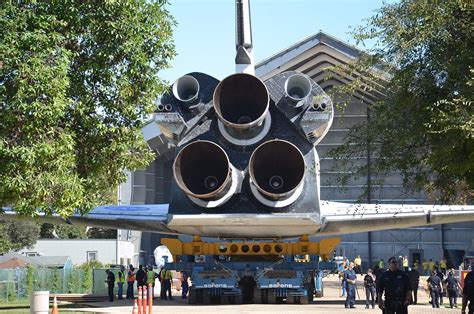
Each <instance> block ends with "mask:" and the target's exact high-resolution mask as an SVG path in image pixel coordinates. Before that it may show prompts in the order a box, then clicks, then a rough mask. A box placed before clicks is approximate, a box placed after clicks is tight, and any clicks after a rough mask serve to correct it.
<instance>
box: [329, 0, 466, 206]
mask: <svg viewBox="0 0 474 314" xmlns="http://www.w3.org/2000/svg"><path fill="white" fill-rule="evenodd" d="M472 25H474V24H473V15H472V10H471V8H469V4H467V2H466V3H464V2H463V1H438V2H435V3H433V2H432V1H426V0H402V1H400V2H397V3H392V4H388V3H386V4H384V5H383V7H382V8H381V9H379V10H378V12H377V14H376V15H375V16H373V17H371V18H370V19H368V21H367V24H366V25H364V26H361V27H359V28H357V29H356V30H355V31H354V35H355V38H356V39H357V40H358V41H359V43H360V42H362V43H364V42H367V41H368V42H375V44H374V47H373V48H372V49H370V50H369V51H368V52H369V55H363V56H362V57H361V58H359V59H358V60H357V61H356V62H354V63H351V64H348V65H345V66H342V67H339V68H336V69H334V72H335V73H336V74H338V73H340V71H344V72H345V73H346V74H348V75H349V76H350V77H351V80H352V81H351V83H350V84H348V85H346V86H342V87H340V88H339V90H338V91H337V93H338V94H340V93H341V92H342V93H344V92H349V95H351V96H353V95H354V94H355V92H356V91H361V90H364V91H367V92H374V91H376V90H378V91H380V90H381V84H382V85H383V92H384V93H385V95H386V96H385V97H381V98H382V99H379V100H378V101H376V102H375V103H373V104H370V105H369V110H370V119H369V121H368V122H367V123H362V124H358V125H356V126H354V127H353V128H351V130H350V132H349V135H348V136H347V137H346V139H345V143H344V145H342V146H341V147H339V148H338V149H335V150H333V151H332V155H333V156H335V157H337V158H338V159H339V160H340V162H341V163H343V165H342V166H347V167H348V168H349V169H350V170H351V172H353V173H354V172H355V173H357V174H361V175H364V176H366V175H367V174H368V173H369V172H370V173H376V174H388V173H390V172H393V171H401V173H402V176H403V180H404V185H405V187H406V188H408V189H413V190H421V189H424V190H426V191H428V192H429V193H431V196H432V197H433V198H436V199H437V200H439V201H441V202H466V201H468V200H469V198H470V197H472V196H473V191H474V138H473V137H474V107H473V84H474V79H473V74H474V68H473V64H474V63H473V61H474V60H473V59H474V54H473V53H472V47H474V42H473V41H474V40H473V36H472V32H473V30H474V29H473V26H472ZM387 78H388V79H387ZM382 82H383V83H382ZM363 100H364V99H363ZM367 152H370V153H371V155H372V156H373V157H375V158H373V159H372V162H371V164H370V165H367V166H364V167H359V166H356V165H352V164H350V163H348V159H346V157H348V156H349V157H351V156H352V157H354V156H362V155H365V154H367ZM338 166H339V167H340V166H341V164H339V165H338ZM350 175H351V174H348V175H344V176H342V177H341V180H342V181H343V182H344V181H345V180H347V178H348V176H350Z"/></svg>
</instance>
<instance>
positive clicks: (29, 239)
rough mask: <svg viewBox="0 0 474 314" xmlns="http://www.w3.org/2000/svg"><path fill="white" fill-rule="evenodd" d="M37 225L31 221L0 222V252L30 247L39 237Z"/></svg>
mask: <svg viewBox="0 0 474 314" xmlns="http://www.w3.org/2000/svg"><path fill="white" fill-rule="evenodd" d="M39 231H40V230H39V226H38V225H37V224H35V223H31V222H18V221H9V222H0V254H5V253H7V252H9V251H10V250H14V251H16V250H20V249H22V248H24V247H25V246H26V247H32V246H33V245H34V244H35V243H36V240H38V237H39Z"/></svg>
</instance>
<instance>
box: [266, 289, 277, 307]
mask: <svg viewBox="0 0 474 314" xmlns="http://www.w3.org/2000/svg"><path fill="white" fill-rule="evenodd" d="M267 292H268V295H267V301H268V304H277V301H278V298H277V296H276V294H275V290H273V289H268V290H267Z"/></svg>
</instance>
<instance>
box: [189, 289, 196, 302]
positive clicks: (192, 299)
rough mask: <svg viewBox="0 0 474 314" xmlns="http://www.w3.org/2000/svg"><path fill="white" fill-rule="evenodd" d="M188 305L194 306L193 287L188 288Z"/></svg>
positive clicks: (194, 295)
mask: <svg viewBox="0 0 474 314" xmlns="http://www.w3.org/2000/svg"><path fill="white" fill-rule="evenodd" d="M188 303H189V304H196V303H197V300H196V289H194V288H193V287H191V288H189V297H188Z"/></svg>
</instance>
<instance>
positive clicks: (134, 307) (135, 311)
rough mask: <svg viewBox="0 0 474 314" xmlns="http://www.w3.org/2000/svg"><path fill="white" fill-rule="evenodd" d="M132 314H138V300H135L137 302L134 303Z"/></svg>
mask: <svg viewBox="0 0 474 314" xmlns="http://www.w3.org/2000/svg"><path fill="white" fill-rule="evenodd" d="M132 314H138V304H137V299H135V302H134V303H133V311H132Z"/></svg>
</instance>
